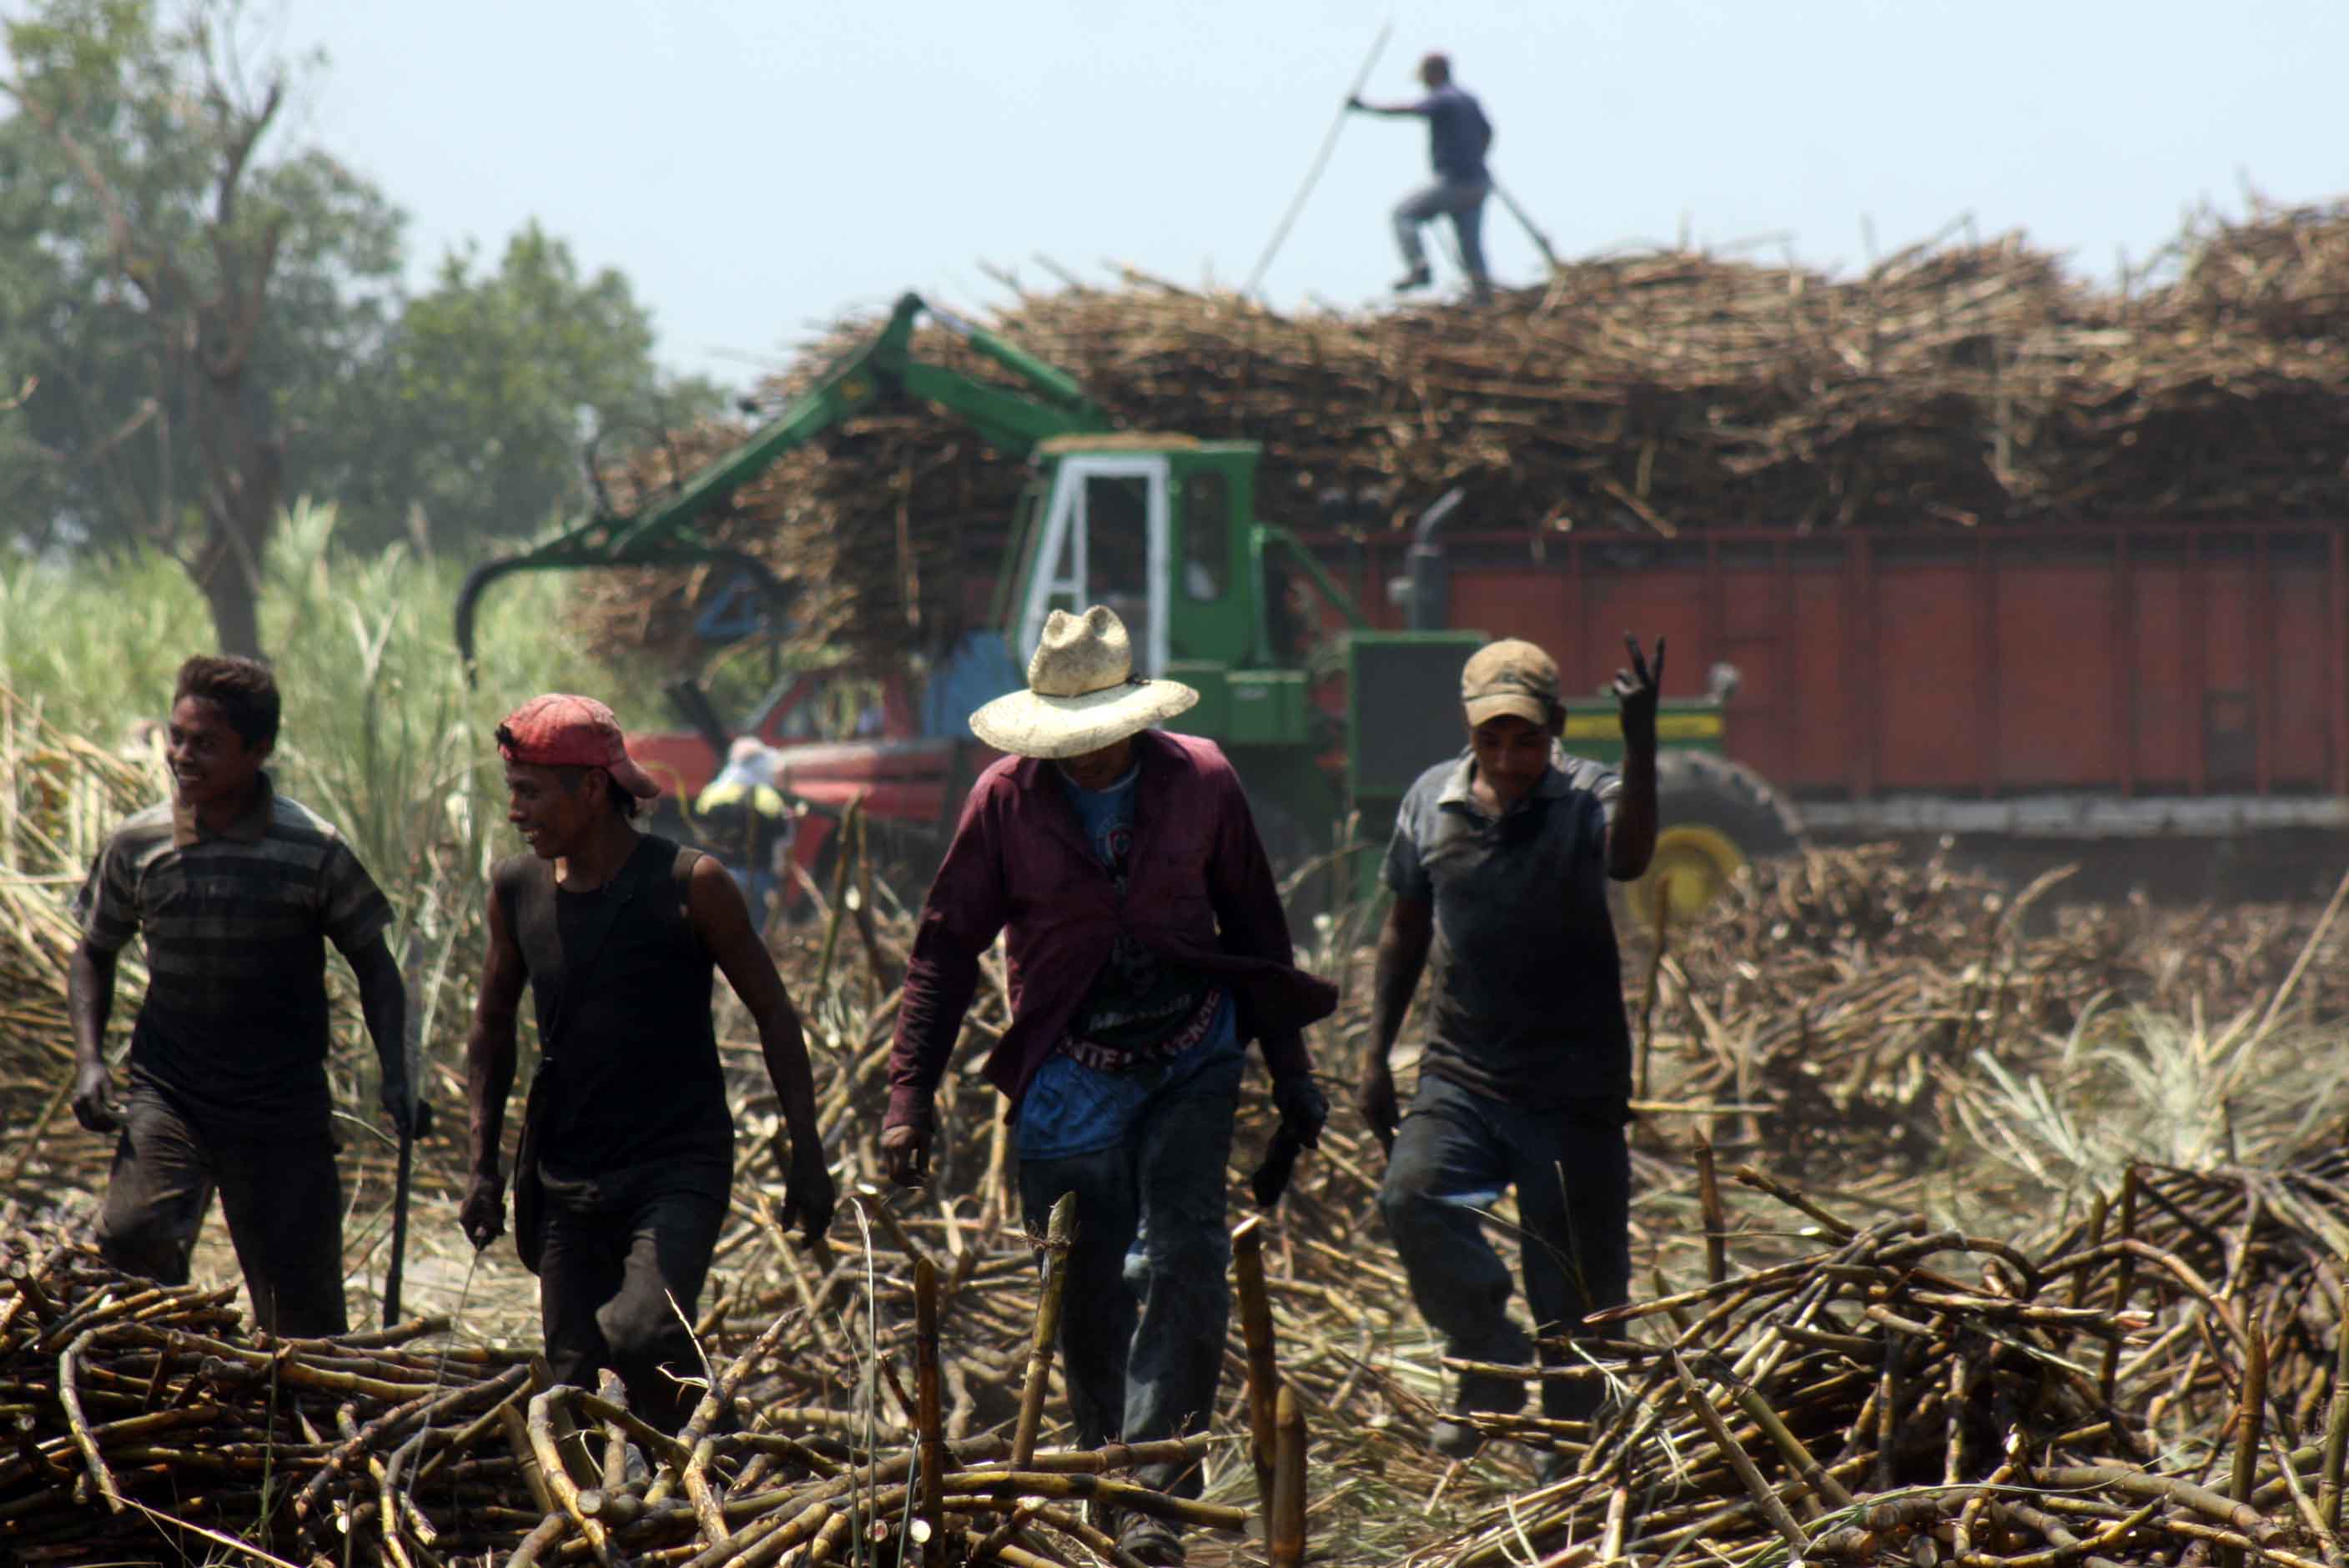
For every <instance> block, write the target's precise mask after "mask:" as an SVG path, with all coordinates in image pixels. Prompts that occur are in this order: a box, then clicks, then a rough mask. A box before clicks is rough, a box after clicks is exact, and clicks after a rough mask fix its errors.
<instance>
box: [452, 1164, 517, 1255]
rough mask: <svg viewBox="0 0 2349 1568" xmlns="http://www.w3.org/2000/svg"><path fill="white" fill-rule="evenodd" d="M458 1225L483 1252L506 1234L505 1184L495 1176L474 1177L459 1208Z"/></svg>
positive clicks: (474, 1246) (467, 1238)
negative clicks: (484, 1248) (483, 1249)
mask: <svg viewBox="0 0 2349 1568" xmlns="http://www.w3.org/2000/svg"><path fill="white" fill-rule="evenodd" d="M457 1222H458V1224H460V1226H462V1227H463V1228H464V1232H465V1239H466V1240H467V1241H469V1242H471V1243H473V1250H474V1251H475V1252H477V1253H478V1252H480V1251H481V1249H482V1248H483V1247H486V1246H488V1245H489V1244H490V1243H492V1242H494V1241H496V1240H497V1239H498V1238H499V1237H500V1236H502V1235H504V1234H505V1233H506V1184H505V1182H503V1181H501V1180H500V1179H498V1178H497V1177H495V1176H478V1175H477V1176H475V1177H474V1178H473V1181H472V1185H471V1186H469V1187H467V1188H466V1189H465V1201H464V1202H463V1203H462V1204H460V1206H459V1207H458V1210H457Z"/></svg>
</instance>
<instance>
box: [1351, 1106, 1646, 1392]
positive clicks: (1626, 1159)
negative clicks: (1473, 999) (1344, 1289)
mask: <svg viewBox="0 0 2349 1568" xmlns="http://www.w3.org/2000/svg"><path fill="white" fill-rule="evenodd" d="M1623 1120H1624V1113H1623V1111H1622V1110H1621V1109H1620V1106H1619V1102H1618V1103H1617V1104H1614V1105H1605V1104H1599V1105H1593V1106H1589V1107H1584V1108H1577V1109H1537V1108H1533V1107H1527V1106H1520V1105H1516V1104H1514V1103H1511V1102H1508V1101H1505V1100H1498V1099H1487V1098H1486V1097H1485V1096H1484V1095H1480V1094H1475V1093H1472V1092H1470V1091H1469V1090H1467V1089H1464V1088H1460V1087H1459V1086H1458V1085H1456V1084H1454V1083H1451V1082H1449V1081H1447V1080H1446V1079H1444V1078H1438V1077H1436V1076H1434V1075H1433V1074H1432V1073H1430V1074H1426V1075H1423V1077H1422V1078H1420V1081H1419V1092H1418V1093H1417V1094H1416V1095H1414V1096H1413V1099H1412V1102H1411V1109H1410V1112H1409V1113H1408V1114H1407V1115H1405V1116H1404V1118H1403V1120H1402V1128H1401V1129H1400V1130H1398V1131H1397V1132H1396V1133H1395V1143H1394V1151H1393V1153H1392V1154H1391V1155H1390V1156H1389V1157H1388V1160H1387V1175H1386V1181H1385V1183H1384V1185H1383V1186H1381V1189H1380V1191H1379V1212H1380V1213H1381V1214H1382V1215H1384V1216H1385V1218H1386V1222H1387V1231H1388V1233H1390V1234H1391V1235H1392V1236H1393V1238H1394V1243H1395V1250H1396V1252H1398V1253H1401V1254H1402V1266H1403V1273H1404V1274H1407V1275H1408V1276H1409V1277H1410V1279H1411V1296H1412V1300H1413V1301H1414V1302H1415V1303H1417V1304H1418V1306H1419V1313H1420V1315H1421V1316H1422V1317H1424V1318H1425V1319H1427V1321H1428V1323H1429V1325H1430V1326H1432V1327H1433V1328H1434V1330H1435V1331H1436V1332H1437V1333H1438V1334H1440V1335H1442V1336H1444V1345H1445V1348H1446V1350H1447V1351H1448V1352H1449V1354H1451V1355H1453V1356H1456V1357H1461V1358H1462V1359H1464V1360H1469V1361H1497V1362H1504V1363H1506V1364H1509V1365H1512V1366H1520V1367H1522V1366H1526V1365H1528V1364H1529V1363H1530V1362H1531V1361H1532V1360H1533V1358H1534V1351H1535V1346H1534V1339H1535V1337H1536V1336H1538V1337H1540V1338H1543V1339H1556V1338H1561V1337H1565V1336H1569V1335H1571V1334H1572V1332H1573V1331H1574V1326H1576V1325H1577V1324H1578V1323H1579V1322H1580V1321H1581V1319H1582V1315H1584V1314H1585V1313H1588V1312H1597V1311H1599V1310H1600V1309H1601V1308H1604V1307H1609V1306H1618V1305H1621V1304H1622V1303H1623V1301H1624V1300H1625V1299H1626V1297H1627V1295H1628V1294H1629V1292H1630V1284H1631V1154H1630V1147H1629V1145H1628V1144H1627V1143H1626V1142H1625V1140H1624V1137H1623ZM1512 1184H1514V1185H1515V1186H1516V1190H1517V1215H1518V1218H1519V1220H1520V1221H1521V1222H1522V1223H1523V1224H1524V1227H1525V1233H1524V1235H1523V1236H1522V1237H1521V1238H1520V1239H1521V1242H1522V1245H1523V1253H1524V1266H1525V1280H1526V1305H1528V1306H1530V1307H1531V1308H1532V1309H1533V1319H1534V1334H1533V1335H1530V1336H1529V1335H1527V1334H1526V1331H1525V1330H1524V1329H1523V1328H1521V1327H1519V1326H1517V1325H1516V1324H1515V1323H1513V1322H1511V1321H1510V1320H1509V1310H1508V1304H1509V1271H1508V1268H1507V1266H1506V1264H1503V1263H1502V1262H1501V1258H1500V1254H1499V1253H1495V1251H1494V1250H1493V1244H1492V1243H1491V1242H1489V1241H1487V1240H1486V1239H1485V1221H1484V1216H1483V1214H1482V1213H1481V1212H1480V1211H1482V1210H1485V1209H1489V1208H1491V1207H1492V1205H1493V1204H1494V1203H1495V1202H1498V1201H1499V1199H1500V1196H1501V1193H1502V1191H1504V1190H1505V1189H1506V1188H1507V1187H1509V1186H1511V1185H1512ZM1540 1356H1541V1360H1542V1362H1543V1363H1544V1364H1545V1365H1557V1364H1558V1363H1561V1362H1566V1361H1568V1360H1569V1359H1570V1357H1568V1355H1567V1354H1566V1352H1564V1351H1563V1350H1560V1349H1553V1348H1551V1347H1549V1346H1543V1347H1542V1349H1541V1353H1540ZM1599 1392H1600V1388H1599V1381H1598V1379H1596V1378H1588V1377H1586V1378H1577V1379H1574V1380H1572V1381H1553V1382H1545V1383H1543V1384H1542V1408H1543V1412H1544V1414H1546V1415H1547V1416H1548V1417H1549V1418H1551V1419H1553V1420H1562V1421H1579V1420H1587V1419H1588V1418H1589V1417H1590V1414H1591V1412H1592V1411H1593V1410H1595V1409H1596V1408H1598V1406H1599ZM1525 1398H1526V1391H1525V1388H1524V1387H1523V1386H1522V1385H1519V1384H1514V1383H1507V1382H1505V1381H1503V1380H1500V1379H1496V1378H1489V1377H1464V1378H1462V1379H1461V1382H1460V1398H1459V1404H1460V1406H1461V1408H1466V1409H1475V1410H1501V1411H1506V1410H1514V1409H1516V1408H1518V1407H1519V1406H1521V1405H1523V1404H1524V1403H1525Z"/></svg>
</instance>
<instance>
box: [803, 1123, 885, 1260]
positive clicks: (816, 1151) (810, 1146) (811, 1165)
mask: <svg viewBox="0 0 2349 1568" xmlns="http://www.w3.org/2000/svg"><path fill="white" fill-rule="evenodd" d="M883 1147H887V1142H886V1140H885V1139H884V1142H883ZM838 1201H839V1194H838V1192H837V1191H835V1190H834V1188H833V1181H832V1168H831V1167H830V1166H829V1165H828V1164H827V1163H826V1162H825V1161H824V1157H823V1139H821V1138H819V1137H818V1136H816V1132H815V1130H814V1129H813V1128H812V1127H811V1128H795V1129H793V1130H792V1163H791V1169H790V1170H789V1171H786V1172H784V1176H783V1211H782V1226H783V1229H784V1230H786V1231H788V1230H790V1229H791V1228H792V1226H793V1225H797V1226H799V1227H800V1233H801V1234H802V1236H804V1237H805V1238H806V1240H807V1244H808V1245H809V1246H811V1247H820V1246H822V1245H823V1233H825V1232H826V1231H828V1230H830V1229H831V1228H832V1211H833V1204H834V1203H836V1202H838Z"/></svg>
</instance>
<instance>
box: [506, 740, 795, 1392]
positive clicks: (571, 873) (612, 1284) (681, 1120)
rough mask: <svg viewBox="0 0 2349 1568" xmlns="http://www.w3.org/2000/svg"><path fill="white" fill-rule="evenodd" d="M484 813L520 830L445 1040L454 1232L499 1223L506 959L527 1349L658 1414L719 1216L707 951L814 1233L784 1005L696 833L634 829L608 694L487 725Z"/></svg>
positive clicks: (723, 1142) (729, 1135)
mask: <svg viewBox="0 0 2349 1568" xmlns="http://www.w3.org/2000/svg"><path fill="white" fill-rule="evenodd" d="M498 754H499V755H500V756H501V757H502V758H505V776H506V799H507V805H506V820H508V821H510V822H512V824H513V825H514V826H515V827H516V828H518V829H520V830H521V831H522V836H523V842H524V843H526V844H528V845H529V846H530V852H529V853H528V854H524V855H516V856H514V857H513V858H512V859H511V860H505V861H499V862H498V864H497V865H496V866H495V867H494V868H493V869H492V872H491V873H490V882H491V898H490V910H489V916H490V920H489V923H490V950H489V954H488V957H487V960H486V962H485V964H484V966H483V969H482V973H481V997H480V1000H479V1002H478V1003H477V1004H476V1006H475V1008H474V1013H473V1027H472V1035H471V1039H470V1040H469V1041H468V1043H467V1047H466V1095H467V1099H468V1100H469V1101H470V1103H471V1119H472V1145H473V1147H472V1158H473V1180H472V1185H471V1189H470V1190H469V1191H467V1192H466V1194H465V1202H464V1206H463V1209H462V1211H461V1219H462V1222H463V1224H464V1227H465V1233H466V1235H467V1236H468V1237H469V1238H470V1239H471V1241H472V1243H473V1245H474V1247H475V1248H477V1249H478V1248H481V1247H485V1246H487V1245H488V1244H489V1243H491V1242H492V1241H493V1240H495V1239H496V1238H497V1236H498V1234H499V1233H500V1232H502V1230H503V1229H504V1228H505V1182H504V1180H503V1178H502V1175H501V1173H500V1170H499V1163H498V1145H499V1140H500V1134H501V1132H502V1129H503V1126H504V1122H505V1108H506V1096H507V1093H508V1092H509V1091H510V1090H511V1089H512V1087H513V1077H514V1014H515V1011H516V1009H517V1008H518V1007H519V1006H520V1005H521V1002H522V992H523V983H524V982H525V981H527V982H528V983H529V985H530V988H531V994H532V997H533V1001H534V1002H535V1004H536V1007H537V1013H538V1038H539V1066H538V1071H537V1074H536V1076H535V1077H534V1078H533V1079H532V1080H531V1086H530V1099H529V1102H528V1106H527V1108H526V1109H525V1110H524V1112H523V1134H522V1142H521V1146H520V1148H519V1149H518V1150H516V1153H515V1159H514V1246H515V1250H516V1251H518V1252H519V1253H521V1254H522V1258H523V1263H524V1264H527V1265H529V1266H530V1267H531V1268H532V1269H533V1271H534V1272H536V1274H538V1284H539V1309H540V1312H541V1314H542V1316H543V1322H544V1333H545V1336H546V1358H547V1360H548V1362H549V1363H550V1364H551V1365H552V1366H553V1367H554V1375H555V1377H556V1378H557V1379H558V1380H559V1381H562V1382H564V1383H570V1384H574V1385H577V1386H580V1387H595V1374H596V1373H597V1372H598V1371H599V1370H600V1369H601V1368H603V1367H607V1366H608V1367H612V1368H613V1369H614V1370H616V1371H617V1372H618V1373H619V1374H620V1376H621V1377H622V1378H623V1379H624V1380H625V1381H626V1384H627V1389H628V1402H629V1404H630V1406H631V1407H632V1408H634V1409H635V1410H636V1413H637V1414H638V1415H640V1416H642V1417H643V1418H645V1419H647V1421H650V1422H652V1423H653V1424H654V1425H655V1426H657V1427H659V1428H660V1429H662V1430H664V1431H668V1432H674V1431H676V1430H677V1429H678V1428H680V1427H682V1426H683V1425H684V1424H685V1419H686V1417H687V1416H688V1414H689V1413H690V1411H691V1410H692V1408H693V1404H694V1399H695V1394H694V1392H693V1390H691V1389H690V1388H688V1387H687V1386H686V1385H685V1384H684V1383H682V1382H680V1381H679V1378H681V1377H688V1376H696V1375H698V1373H699V1372H700V1369H701V1368H700V1361H699V1358H698V1354H697V1352H696V1350H695V1347H694V1344H693V1336H692V1333H691V1330H690V1327H689V1321H690V1319H691V1318H692V1317H693V1315H694V1314H695V1312H696V1311H697V1310H698V1303H699V1300H700V1295H701V1285H702V1281H703V1278H704V1276H705V1275H706V1274H708V1273H709V1259H710V1254H711V1253H712V1252H713V1251H715V1250H716V1247H717V1244H718V1233H719V1226H720V1225H721V1224H722V1222H724V1220H725V1218H726V1208H727V1203H728V1201H729V1195H730V1191H731V1190H732V1186H733V1178H734V1120H733V1116H732V1113H731V1112H730V1110H729V1109H727V1104H726V1085H725V1080H724V1078H723V1076H722V1074H721V1073H720V1070H719V1061H718V1039H717V1035H716V1032H715V1030H714V1029H713V1027H712V1026H711V1022H710V1012H709V1005H710V980H711V975H710V971H711V968H712V966H713V965H714V966H715V967H716V968H719V969H722V970H724V971H725V974H726V978H727V981H728V983H729V984H730V985H732V986H733V987H734V994H735V995H737V996H739V997H740V998H741V999H742V1005H743V1006H744V1007H745V1008H747V1009H748V1010H749V1012H750V1017H751V1018H752V1020H753V1021H754V1022H755V1023H756V1024H757V1025H758V1028H759V1044H760V1047H761V1049H762V1050H763V1051H764V1053H765V1055H766V1058H767V1073H768V1076H769V1077H770V1078H772V1079H773V1080H774V1086H775V1093H776V1096H777V1098H778V1099H780V1100H781V1103H782V1113H783V1122H784V1125H785V1127H786V1128H788V1129H789V1130H790V1135H791V1145H792V1147H791V1166H790V1170H789V1171H788V1173H787V1174H788V1182H789V1184H788V1186H787V1188H786V1190H785V1197H784V1205H783V1206H784V1217H783V1222H784V1223H785V1224H786V1225H789V1224H792V1223H794V1222H798V1223H801V1224H802V1225H803V1227H804V1229H805V1233H806V1236H807V1240H808V1243H809V1244H810V1245H811V1246H812V1245H816V1244H818V1243H820V1242H821V1240H822V1238H823V1233H824V1230H825V1227H826V1226H828V1225H829V1224H830V1223H831V1222H832V1209H833V1183H832V1174H831V1172H830V1171H828V1170H826V1169H825V1166H824V1156H823V1139H822V1137H821V1136H820V1135H819V1133H818V1132H817V1130H816V1124H815V1084H814V1079H813V1078H812V1075H811V1073H810V1071H809V1068H808V1057H807V1047H806V1043H805V1041H804V1040H803V1039H802V1037H801V1033H800V1019H799V1015H798V1013H797V1012H795V1011H794V1010H793V1009H792V1000H791V997H790V995H788V994H786V992H785V991H784V989H783V982H782V977H781V975H778V974H776V973H775V964H774V960H773V959H772V958H771V957H770V956H769V955H768V953H767V950H766V947H765V946H764V944H761V942H760V940H759V938H758V935H757V934H756V933H755V932H753V931H752V930H751V927H750V910H749V909H748V907H747V906H746V905H745V904H744V903H743V901H742V892H741V889H740V888H739V887H737V886H736V885H735V882H734V879H733V878H732V877H730V876H729V875H728V874H727V872H726V869H725V867H723V866H721V865H720V864H719V862H718V861H714V860H712V859H710V858H709V856H707V855H704V854H702V853H701V852H700V851H698V850H688V849H681V848H679V847H678V845H677V844H675V843H673V842H672V841H669V840H667V839H664V838H658V837H656V836H655V835H653V834H650V833H642V832H639V831H637V830H636V823H635V821H634V818H635V816H636V809H637V804H638V802H639V801H642V800H646V799H651V798H652V797H654V796H656V795H657V794H658V793H659V792H660V789H659V786H657V785H656V784H655V783H654V782H653V781H652V779H650V778H649V777H648V776H647V774H646V773H645V771H644V769H641V768H639V767H637V766H636V763H635V762H634V761H632V760H630V759H629V757H628V752H627V746H626V742H625V740H624V738H622V736H621V733H620V727H619V724H618V722H617V721H616V719H614V717H612V710H611V709H610V708H607V707H605V706H604V705H603V704H602V703H600V702H596V701H595V700H593V699H592V698H588V697H582V696H542V697H536V698H533V700H531V701H529V702H526V703H524V704H523V706H522V707H518V708H516V709H514V711H513V712H512V713H510V714H508V715H507V716H506V719H505V722H504V723H503V724H501V725H500V726H499V727H498Z"/></svg>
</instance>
